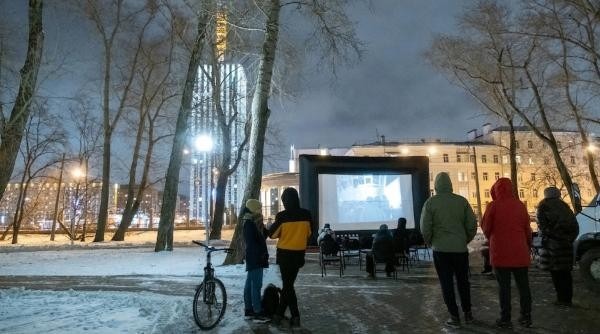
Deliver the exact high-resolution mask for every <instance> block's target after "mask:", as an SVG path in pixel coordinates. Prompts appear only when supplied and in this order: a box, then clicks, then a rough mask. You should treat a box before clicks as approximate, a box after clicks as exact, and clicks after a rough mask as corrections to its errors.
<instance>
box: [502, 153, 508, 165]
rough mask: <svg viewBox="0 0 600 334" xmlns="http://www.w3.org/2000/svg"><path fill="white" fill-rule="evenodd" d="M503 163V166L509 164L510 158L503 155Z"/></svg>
mask: <svg viewBox="0 0 600 334" xmlns="http://www.w3.org/2000/svg"><path fill="white" fill-rule="evenodd" d="M502 163H503V164H507V163H508V156H507V155H503V156H502Z"/></svg>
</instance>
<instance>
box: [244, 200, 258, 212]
mask: <svg viewBox="0 0 600 334" xmlns="http://www.w3.org/2000/svg"><path fill="white" fill-rule="evenodd" d="M246 207H247V208H248V210H250V212H252V213H261V208H262V204H261V203H260V201H258V200H256V199H249V200H247V201H246Z"/></svg>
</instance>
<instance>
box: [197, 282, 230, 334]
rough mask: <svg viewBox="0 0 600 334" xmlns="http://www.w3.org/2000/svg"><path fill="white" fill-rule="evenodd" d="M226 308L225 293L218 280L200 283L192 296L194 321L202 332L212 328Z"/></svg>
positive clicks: (221, 283)
mask: <svg viewBox="0 0 600 334" xmlns="http://www.w3.org/2000/svg"><path fill="white" fill-rule="evenodd" d="M226 307H227V292H226V291H225V286H224V285H223V282H221V281H220V280H219V279H218V278H213V279H210V280H207V281H204V282H202V284H200V285H199V286H198V288H197V289H196V294H195V295H194V320H195V321H196V324H197V325H198V327H200V328H201V329H204V330H208V329H212V328H214V327H215V326H216V325H217V324H218V323H219V321H221V318H223V315H224V314H225V308H226Z"/></svg>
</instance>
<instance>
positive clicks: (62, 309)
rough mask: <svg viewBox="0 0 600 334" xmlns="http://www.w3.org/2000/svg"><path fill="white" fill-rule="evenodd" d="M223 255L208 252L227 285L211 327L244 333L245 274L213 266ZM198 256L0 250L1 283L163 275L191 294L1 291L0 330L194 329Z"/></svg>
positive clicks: (273, 273)
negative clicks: (220, 313) (221, 310)
mask: <svg viewBox="0 0 600 334" xmlns="http://www.w3.org/2000/svg"><path fill="white" fill-rule="evenodd" d="M65 247H66V246H65ZM270 253H271V254H274V251H273V250H271V252H270ZM223 259H224V253H222V252H218V253H213V264H214V265H215V266H216V274H217V277H219V278H220V279H221V280H222V281H223V283H224V284H225V286H226V289H227V294H228V301H227V305H228V309H227V312H226V314H225V317H224V319H223V320H222V322H221V324H220V325H219V326H218V327H217V329H215V330H214V331H213V332H215V333H216V332H218V333H231V332H243V331H244V330H243V329H244V328H249V327H248V325H247V322H246V321H245V320H244V319H243V308H244V306H243V297H242V296H243V285H244V282H245V276H246V272H245V269H244V266H243V265H234V266H220V264H221V263H222V262H223ZM205 261H206V256H205V252H204V251H203V250H201V249H200V247H179V248H175V249H174V250H173V251H172V252H159V253H156V252H154V251H153V249H152V248H130V249H117V248H110V249H77V250H68V249H67V250H61V251H33V252H10V253H1V249H0V280H1V279H2V277H3V276H5V277H6V276H13V275H17V276H120V275H133V276H132V277H131V278H132V279H134V280H135V281H136V284H138V286H139V285H142V286H143V284H144V280H146V281H148V284H153V283H152V282H155V281H156V279H157V276H160V279H163V280H168V281H179V282H183V284H188V283H189V286H190V291H191V293H190V295H189V296H187V297H185V296H177V295H168V294H156V293H152V292H145V291H142V292H136V291H122V292H119V291H75V290H66V291H52V290H26V289H23V288H11V289H6V290H0V305H2V307H1V308H0V333H67V332H68V333H186V332H195V331H196V330H197V327H196V325H195V323H194V321H193V317H192V308H191V306H192V299H193V296H192V294H193V290H194V287H195V285H196V284H197V282H199V281H200V280H201V275H202V268H203V267H204V264H205ZM40 279H43V278H42V277H40ZM279 280H280V279H279V273H278V267H277V266H272V267H271V268H269V269H267V270H265V277H264V285H266V284H268V283H271V282H273V283H276V282H279ZM278 285H280V284H278ZM57 290H63V289H57Z"/></svg>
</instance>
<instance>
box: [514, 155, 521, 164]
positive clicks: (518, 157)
mask: <svg viewBox="0 0 600 334" xmlns="http://www.w3.org/2000/svg"><path fill="white" fill-rule="evenodd" d="M515 160H517V163H518V164H520V163H521V156H520V155H517V156H516V157H515Z"/></svg>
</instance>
